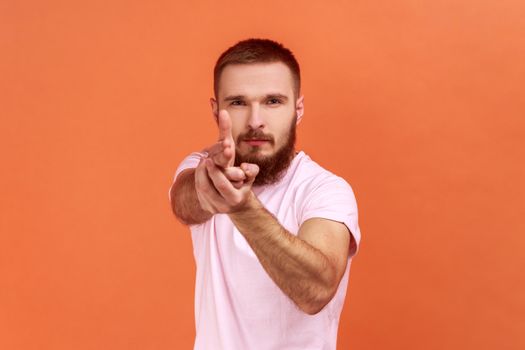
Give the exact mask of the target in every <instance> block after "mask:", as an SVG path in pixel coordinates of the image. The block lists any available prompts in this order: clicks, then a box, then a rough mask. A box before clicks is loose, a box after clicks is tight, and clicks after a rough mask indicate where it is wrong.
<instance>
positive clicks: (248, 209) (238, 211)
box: [229, 190, 264, 217]
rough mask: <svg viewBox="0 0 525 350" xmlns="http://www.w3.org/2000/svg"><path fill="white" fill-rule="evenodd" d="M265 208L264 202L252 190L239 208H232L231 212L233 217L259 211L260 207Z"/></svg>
mask: <svg viewBox="0 0 525 350" xmlns="http://www.w3.org/2000/svg"><path fill="white" fill-rule="evenodd" d="M261 208H264V206H263V205H262V203H261V202H260V201H259V199H258V198H257V196H256V195H255V193H253V191H251V190H250V192H249V193H248V195H247V199H246V200H245V201H244V202H243V203H242V204H241V205H240V206H238V207H237V208H235V209H234V210H232V211H231V212H230V213H229V214H230V216H232V217H237V216H239V215H242V216H245V215H247V214H250V213H253V212H256V211H258V210H259V209H261Z"/></svg>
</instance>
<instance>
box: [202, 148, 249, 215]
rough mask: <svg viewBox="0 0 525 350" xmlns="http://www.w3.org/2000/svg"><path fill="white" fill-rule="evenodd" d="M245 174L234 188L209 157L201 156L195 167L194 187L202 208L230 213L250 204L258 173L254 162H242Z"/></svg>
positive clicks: (213, 212) (211, 211)
mask: <svg viewBox="0 0 525 350" xmlns="http://www.w3.org/2000/svg"><path fill="white" fill-rule="evenodd" d="M240 168H241V170H242V171H243V172H244V174H245V175H246V179H245V181H243V183H242V185H241V187H240V188H238V189H237V188H235V187H234V186H233V184H232V183H231V181H230V180H229V179H228V178H227V177H226V175H225V173H224V172H223V170H222V169H221V168H219V167H218V166H217V165H216V164H215V162H214V161H213V160H212V159H211V158H202V159H201V161H200V163H199V165H198V166H197V168H196V169H195V189H196V191H197V198H198V199H199V203H200V205H201V207H202V209H203V210H206V211H208V212H210V213H211V214H216V213H232V212H236V211H239V210H241V209H243V207H244V206H246V205H248V204H250V202H249V201H250V199H253V198H254V197H255V195H254V194H253V192H252V184H253V181H254V180H255V177H256V176H257V174H258V173H259V167H258V166H257V165H256V164H249V163H242V164H241V166H240Z"/></svg>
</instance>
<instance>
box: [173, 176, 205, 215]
mask: <svg viewBox="0 0 525 350" xmlns="http://www.w3.org/2000/svg"><path fill="white" fill-rule="evenodd" d="M170 195H171V208H172V210H173V214H175V216H176V217H177V219H179V220H180V221H181V222H182V223H183V224H186V225H197V224H202V223H203V222H205V221H208V220H209V219H210V218H211V217H212V216H213V214H212V213H210V212H208V211H206V210H203V209H202V207H201V205H200V203H199V199H198V198H197V191H196V190H195V169H194V168H191V169H186V170H183V171H182V172H181V173H180V174H179V176H177V180H176V181H175V183H174V184H173V186H172V188H171V192H170Z"/></svg>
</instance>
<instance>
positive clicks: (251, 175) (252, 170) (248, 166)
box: [241, 163, 259, 184]
mask: <svg viewBox="0 0 525 350" xmlns="http://www.w3.org/2000/svg"><path fill="white" fill-rule="evenodd" d="M241 169H242V170H243V171H244V173H245V174H246V180H245V182H247V183H250V184H251V183H253V181H254V180H255V177H256V176H257V174H259V166H258V165H257V164H252V163H242V164H241Z"/></svg>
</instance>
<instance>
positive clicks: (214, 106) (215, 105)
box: [210, 97, 219, 125]
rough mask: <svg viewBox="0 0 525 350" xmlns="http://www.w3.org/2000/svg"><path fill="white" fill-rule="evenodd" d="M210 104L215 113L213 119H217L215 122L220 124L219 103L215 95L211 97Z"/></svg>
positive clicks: (212, 111)
mask: <svg viewBox="0 0 525 350" xmlns="http://www.w3.org/2000/svg"><path fill="white" fill-rule="evenodd" d="M210 105H211V113H212V114H213V119H214V120H215V123H216V124H217V125H219V104H218V103H217V101H216V100H215V99H214V98H213V97H210Z"/></svg>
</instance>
